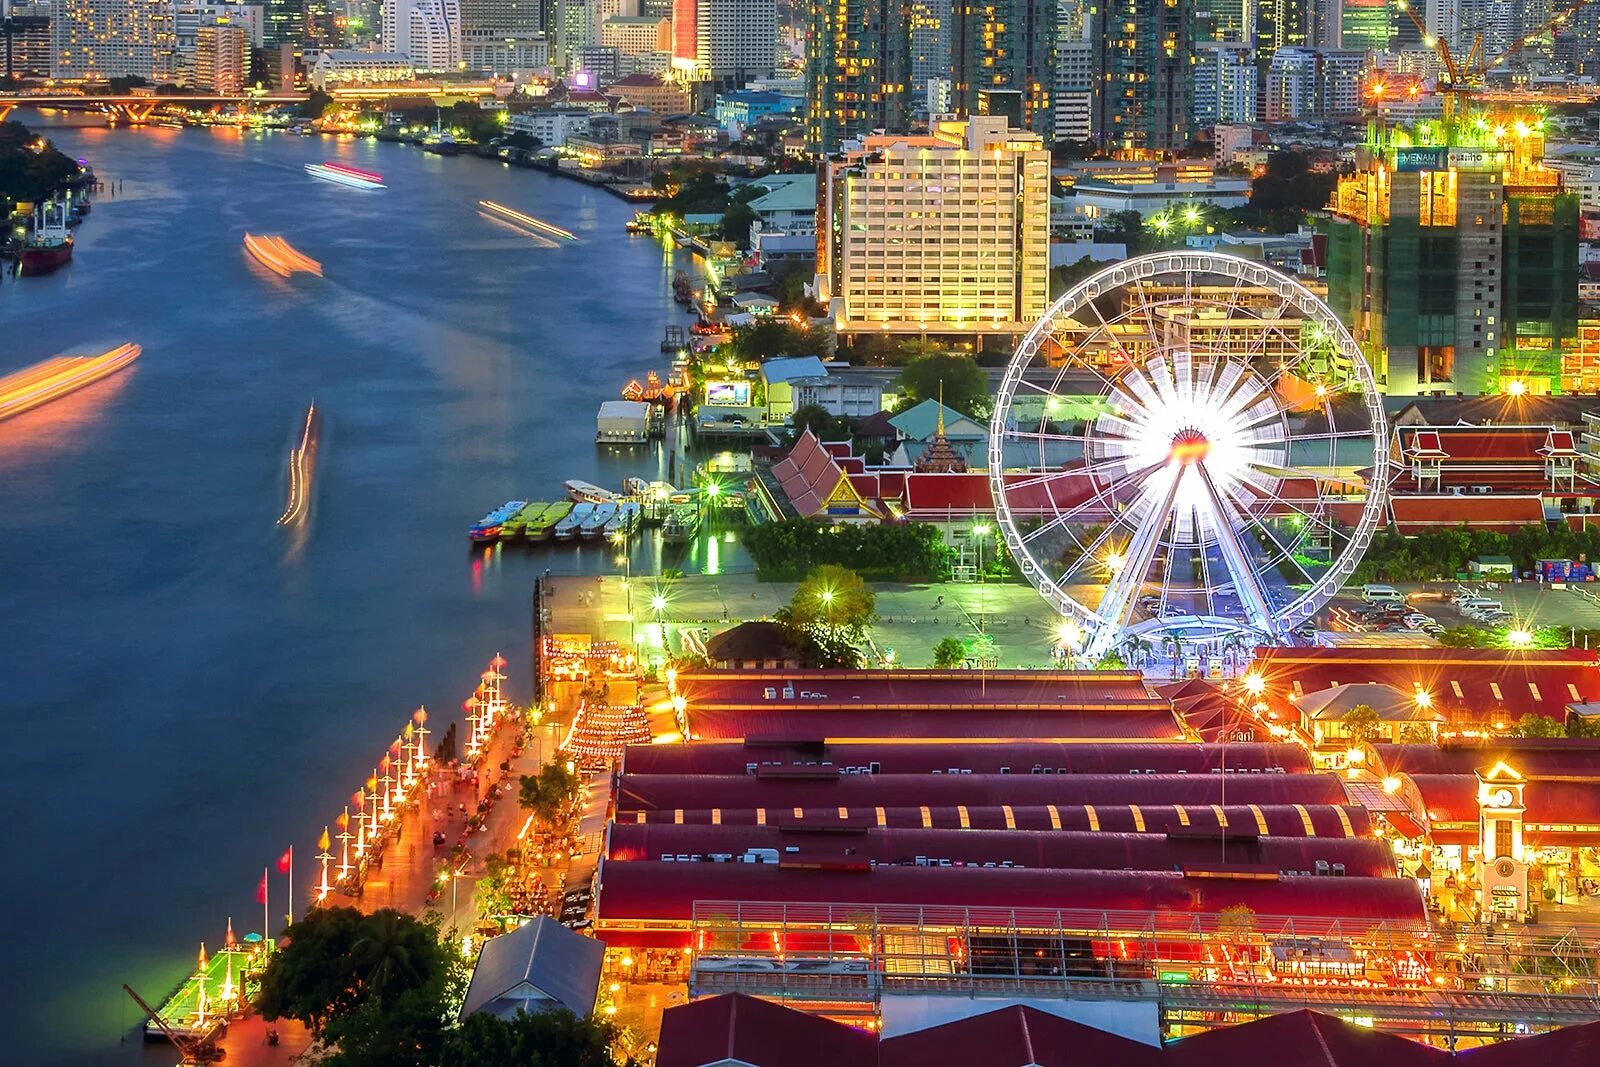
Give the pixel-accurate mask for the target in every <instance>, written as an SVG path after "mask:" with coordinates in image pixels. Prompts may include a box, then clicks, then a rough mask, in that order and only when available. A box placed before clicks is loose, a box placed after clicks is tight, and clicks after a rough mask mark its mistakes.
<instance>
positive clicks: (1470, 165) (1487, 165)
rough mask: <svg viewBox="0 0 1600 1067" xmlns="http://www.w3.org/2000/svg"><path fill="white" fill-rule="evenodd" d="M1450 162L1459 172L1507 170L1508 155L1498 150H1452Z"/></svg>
mask: <svg viewBox="0 0 1600 1067" xmlns="http://www.w3.org/2000/svg"><path fill="white" fill-rule="evenodd" d="M1449 161H1450V165H1451V166H1452V167H1454V168H1456V169H1457V170H1505V168H1506V153H1505V152H1504V151H1502V150H1501V149H1498V148H1452V149H1450V156H1449Z"/></svg>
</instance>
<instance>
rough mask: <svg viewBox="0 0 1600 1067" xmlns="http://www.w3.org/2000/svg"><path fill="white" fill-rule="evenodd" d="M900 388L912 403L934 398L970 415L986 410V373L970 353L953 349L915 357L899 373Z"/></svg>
mask: <svg viewBox="0 0 1600 1067" xmlns="http://www.w3.org/2000/svg"><path fill="white" fill-rule="evenodd" d="M900 387H901V388H902V389H904V390H905V392H906V395H908V396H909V397H911V400H912V402H913V403H920V402H922V401H924V400H938V399H939V397H940V394H941V392H942V393H943V396H944V405H945V407H948V408H953V409H955V410H956V411H959V412H961V413H962V414H965V415H970V416H972V417H973V418H982V417H984V416H985V415H987V413H988V411H989V407H990V404H991V402H992V398H991V397H990V394H989V376H988V375H987V374H985V373H984V372H983V368H982V367H980V366H978V363H977V361H976V360H974V359H973V358H972V357H971V356H968V355H962V354H958V353H954V352H931V353H929V354H927V355H923V356H918V357H917V358H916V359H913V360H912V361H911V362H910V363H907V364H906V365H905V368H904V369H903V370H902V371H901V372H900Z"/></svg>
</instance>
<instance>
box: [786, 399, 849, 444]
mask: <svg viewBox="0 0 1600 1067" xmlns="http://www.w3.org/2000/svg"><path fill="white" fill-rule="evenodd" d="M789 421H790V422H791V423H792V424H793V425H794V432H795V436H796V437H798V436H799V435H800V434H801V433H803V432H805V431H806V430H810V431H811V432H812V433H814V434H816V435H817V438H818V439H819V440H822V441H843V440H846V439H847V438H849V436H850V420H849V419H846V418H843V417H842V416H839V415H835V414H833V413H832V412H831V411H829V410H828V409H827V408H825V407H823V406H821V405H820V404H802V405H801V406H800V407H797V408H795V409H794V415H792V416H791V417H790V420H789Z"/></svg>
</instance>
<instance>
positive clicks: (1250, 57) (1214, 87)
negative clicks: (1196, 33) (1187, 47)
mask: <svg viewBox="0 0 1600 1067" xmlns="http://www.w3.org/2000/svg"><path fill="white" fill-rule="evenodd" d="M1255 120H1256V66H1255V54H1254V50H1253V49H1252V48H1251V47H1250V46H1249V45H1248V44H1237V43H1235V42H1233V41H1201V42H1200V43H1199V44H1196V45H1195V46H1194V122H1195V125H1196V126H1199V127H1202V128H1204V127H1209V126H1215V125H1216V124H1217V123H1219V122H1226V123H1234V122H1254V121H1255Z"/></svg>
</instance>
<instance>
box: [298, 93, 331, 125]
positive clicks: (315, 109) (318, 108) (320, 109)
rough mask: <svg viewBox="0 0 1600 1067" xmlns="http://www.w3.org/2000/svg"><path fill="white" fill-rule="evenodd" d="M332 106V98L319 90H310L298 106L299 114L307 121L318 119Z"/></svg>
mask: <svg viewBox="0 0 1600 1067" xmlns="http://www.w3.org/2000/svg"><path fill="white" fill-rule="evenodd" d="M332 106H333V97H331V96H329V95H328V94H327V93H325V92H323V91H322V90H321V89H312V90H311V91H310V92H308V93H307V94H306V98H305V101H304V102H302V103H301V104H300V114H302V115H304V116H305V117H306V118H308V119H320V118H321V117H322V116H323V115H325V114H327V112H328V109H329V108H330V107H332Z"/></svg>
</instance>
